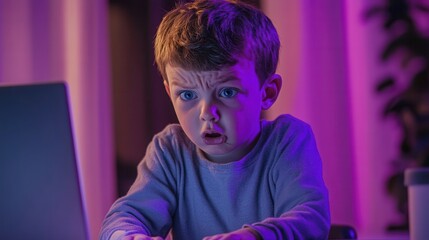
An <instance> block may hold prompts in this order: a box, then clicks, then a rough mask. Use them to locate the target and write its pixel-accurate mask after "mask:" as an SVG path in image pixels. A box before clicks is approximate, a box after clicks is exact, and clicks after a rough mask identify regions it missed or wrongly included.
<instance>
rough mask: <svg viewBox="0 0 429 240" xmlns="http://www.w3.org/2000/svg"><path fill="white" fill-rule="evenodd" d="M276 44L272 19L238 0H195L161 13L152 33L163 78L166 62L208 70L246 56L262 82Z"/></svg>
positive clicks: (272, 69)
mask: <svg viewBox="0 0 429 240" xmlns="http://www.w3.org/2000/svg"><path fill="white" fill-rule="evenodd" d="M279 48H280V41H279V37H278V34H277V31H276V29H275V28H274V26H273V24H272V22H271V20H270V19H269V18H268V17H267V16H265V15H264V14H263V13H262V12H261V11H260V10H258V9H256V8H255V7H253V6H250V5H248V4H245V3H241V2H239V1H237V0H196V1H194V2H192V3H186V4H181V5H179V6H177V7H176V8H175V9H174V10H172V11H170V12H169V13H167V15H165V16H164V18H163V20H162V22H161V24H160V26H159V28H158V31H157V33H156V37H155V61H156V63H157V65H158V69H159V71H160V72H161V75H162V77H163V78H164V80H166V81H168V79H167V76H166V73H165V66H166V65H167V64H171V65H173V66H179V67H181V68H184V69H187V70H195V71H211V70H220V69H221V68H223V67H225V66H232V65H235V64H236V63H237V60H238V58H239V57H246V58H248V59H250V60H252V61H253V62H254V63H255V71H256V74H257V75H258V77H259V80H260V82H261V83H263V81H265V79H267V78H268V77H269V76H271V75H272V74H274V73H275V71H276V68H277V62H278V57H279Z"/></svg>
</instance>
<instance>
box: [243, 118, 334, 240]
mask: <svg viewBox="0 0 429 240" xmlns="http://www.w3.org/2000/svg"><path fill="white" fill-rule="evenodd" d="M276 131H277V130H276ZM277 132H280V135H278V134H277V133H276V135H277V138H280V137H282V138H283V139H284V140H286V141H278V140H276V141H278V142H279V144H278V145H276V150H275V151H274V152H275V155H276V156H275V158H276V162H275V163H274V165H273V167H272V171H271V174H270V175H271V180H272V183H271V188H272V189H273V190H272V191H273V201H274V216H273V217H270V218H267V219H265V220H263V221H261V222H258V223H253V224H251V226H250V227H252V228H253V229H255V230H257V231H258V232H259V233H260V235H261V236H262V237H263V238H264V239H326V238H327V235H328V231H329V227H330V214H329V203H328V193H327V189H326V187H325V184H324V181H323V178H322V166H321V159H320V156H319V153H318V151H317V147H316V143H315V140H314V136H313V133H312V131H311V129H310V127H309V126H308V125H307V124H305V123H302V122H298V124H294V125H293V126H289V127H288V131H287V132H284V133H282V131H277ZM282 134H284V135H282ZM268 142H270V141H268Z"/></svg>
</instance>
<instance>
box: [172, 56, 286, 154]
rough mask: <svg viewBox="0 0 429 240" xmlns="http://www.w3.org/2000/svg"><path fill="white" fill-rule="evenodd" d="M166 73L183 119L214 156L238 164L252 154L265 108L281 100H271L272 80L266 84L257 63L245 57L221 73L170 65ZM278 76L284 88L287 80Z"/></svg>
mask: <svg viewBox="0 0 429 240" xmlns="http://www.w3.org/2000/svg"><path fill="white" fill-rule="evenodd" d="M166 74H167V78H168V82H167V81H164V85H165V88H166V90H167V93H168V95H169V96H170V98H171V101H172V103H173V106H174V110H175V111H176V114H177V117H178V120H179V122H180V124H181V126H182V128H183V129H184V131H185V133H186V135H187V136H188V137H189V138H190V139H191V141H192V142H193V143H194V144H195V145H196V146H197V147H198V148H199V149H201V150H202V151H203V152H204V153H205V154H206V156H207V158H208V159H209V160H211V161H214V162H219V163H226V162H232V161H236V160H239V159H240V158H242V157H243V156H244V155H245V154H246V153H247V152H249V150H250V149H251V148H252V146H253V144H254V143H255V141H256V140H257V137H258V135H259V133H260V115H261V111H262V109H267V108H269V107H270V106H271V105H272V103H273V102H274V101H275V99H274V100H273V99H271V98H269V97H268V98H267V96H266V95H267V92H266V87H265V85H266V84H264V85H263V86H262V87H261V86H260V82H259V79H258V77H257V74H256V72H255V68H254V62H253V61H250V60H247V59H245V58H241V59H240V60H239V61H238V62H237V64H236V65H234V66H231V67H226V68H223V69H221V70H218V71H191V70H185V69H183V68H180V67H173V66H171V65H169V64H167V66H166ZM275 76H276V77H277V79H276V81H279V84H277V85H276V86H277V87H278V88H279V86H281V79H280V77H279V76H278V75H275ZM277 83H278V82H277ZM270 86H272V85H270ZM278 90H279V89H278ZM268 95H269V93H268ZM276 97H277V94H276V96H275V98H276ZM267 99H268V100H267ZM270 99H271V100H270ZM270 101H271V102H270Z"/></svg>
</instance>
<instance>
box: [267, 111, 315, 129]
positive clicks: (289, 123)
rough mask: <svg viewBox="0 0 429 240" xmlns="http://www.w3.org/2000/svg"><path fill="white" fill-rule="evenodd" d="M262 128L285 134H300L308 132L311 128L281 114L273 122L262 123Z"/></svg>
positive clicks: (304, 123) (292, 117)
mask: <svg viewBox="0 0 429 240" xmlns="http://www.w3.org/2000/svg"><path fill="white" fill-rule="evenodd" d="M263 127H264V128H269V129H271V131H274V132H277V131H281V132H282V131H287V132H300V131H303V130H304V131H306V130H310V131H311V127H310V125H309V124H308V123H306V122H304V121H303V120H301V119H298V118H296V117H294V116H292V115H290V114H283V115H280V116H278V117H277V118H276V119H275V120H273V121H263Z"/></svg>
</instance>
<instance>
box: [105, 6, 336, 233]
mask: <svg viewBox="0 0 429 240" xmlns="http://www.w3.org/2000/svg"><path fill="white" fill-rule="evenodd" d="M279 45H280V44H279V39H278V35H277V32H276V30H275V28H274V26H273V25H272V23H271V21H270V20H269V19H268V18H267V17H266V16H265V15H264V14H263V13H262V12H261V11H259V10H257V9H255V8H253V7H251V6H248V5H246V4H243V3H239V2H237V1H232V0H231V1H226V0H197V1H195V2H192V3H187V4H182V5H180V6H178V7H177V8H176V9H174V10H172V11H171V12H169V13H168V14H167V15H166V16H165V17H164V19H163V21H162V22H161V24H160V26H159V29H158V32H157V35H156V39H155V58H156V63H157V65H158V68H159V70H160V72H161V74H162V76H163V78H164V85H165V90H166V91H167V93H168V95H169V96H170V99H171V102H172V104H173V106H174V109H175V112H176V114H177V117H178V120H179V123H180V125H179V124H172V125H169V126H167V127H166V128H165V129H164V130H163V131H162V132H161V133H159V134H157V135H156V136H155V137H154V138H153V140H152V142H151V143H150V144H149V146H148V148H147V151H146V155H145V157H144V158H143V160H142V162H141V163H140V164H139V166H138V177H137V179H136V181H135V183H134V184H133V185H132V187H131V189H130V190H129V192H128V194H127V195H126V196H125V197H122V198H120V199H119V200H117V201H116V202H115V203H114V204H113V206H112V208H111V209H110V211H109V213H108V214H107V216H106V219H105V221H104V224H103V228H102V231H101V235H100V238H101V239H162V238H165V237H166V235H167V234H168V233H169V232H170V231H171V234H172V237H173V239H191V240H192V239H325V238H326V237H327V235H328V230H329V226H330V216H329V206H328V194H327V190H326V187H325V184H324V182H323V179H322V173H321V172H322V171H321V161H320V157H319V154H318V151H317V148H316V144H315V141H314V137H313V134H312V131H311V129H310V127H309V126H308V125H307V124H305V123H303V122H302V121H300V120H298V119H296V118H293V117H292V116H290V115H283V116H280V117H278V118H277V119H276V120H275V121H272V122H271V121H265V120H260V115H261V111H262V110H266V109H268V108H270V107H271V105H272V104H273V103H274V102H275V101H276V99H277V96H278V94H279V91H280V88H281V85H282V79H281V77H280V76H279V75H277V74H275V71H276V67H277V61H278V54H279Z"/></svg>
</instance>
